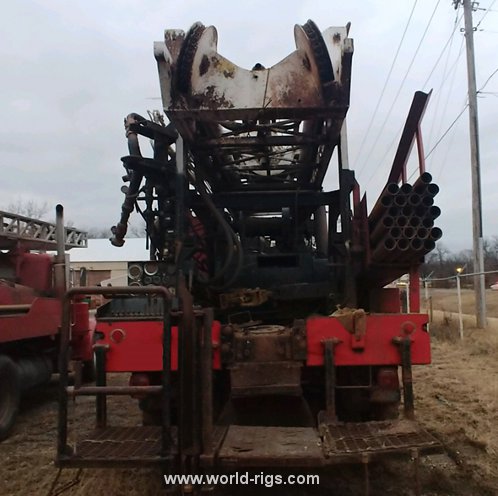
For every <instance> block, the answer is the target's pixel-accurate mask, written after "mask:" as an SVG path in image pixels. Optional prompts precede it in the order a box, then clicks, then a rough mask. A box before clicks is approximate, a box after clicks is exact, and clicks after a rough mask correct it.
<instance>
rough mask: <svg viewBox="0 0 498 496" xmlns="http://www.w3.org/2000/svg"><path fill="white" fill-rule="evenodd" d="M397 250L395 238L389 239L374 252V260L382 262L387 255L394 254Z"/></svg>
mask: <svg viewBox="0 0 498 496" xmlns="http://www.w3.org/2000/svg"><path fill="white" fill-rule="evenodd" d="M395 249H396V240H395V239H394V238H391V237H388V238H386V239H385V240H384V241H383V242H382V243H379V244H378V245H377V247H376V248H375V249H374V250H373V252H372V259H374V260H377V261H380V260H383V259H384V258H385V257H386V255H389V254H390V253H392V252H394V251H395Z"/></svg>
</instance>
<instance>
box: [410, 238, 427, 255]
mask: <svg viewBox="0 0 498 496" xmlns="http://www.w3.org/2000/svg"><path fill="white" fill-rule="evenodd" d="M423 247H424V242H423V241H422V240H421V239H420V238H413V239H411V240H410V250H412V251H414V252H419V251H420V250H421V249H422V248H423Z"/></svg>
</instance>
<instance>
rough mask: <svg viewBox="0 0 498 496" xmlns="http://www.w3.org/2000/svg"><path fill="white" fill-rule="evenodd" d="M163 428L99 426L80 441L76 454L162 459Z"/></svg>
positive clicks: (90, 456) (113, 457)
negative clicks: (100, 427) (99, 427)
mask: <svg viewBox="0 0 498 496" xmlns="http://www.w3.org/2000/svg"><path fill="white" fill-rule="evenodd" d="M160 451H161V428H160V427H156V426H146V427H106V428H102V429H96V430H94V431H93V432H91V433H90V434H89V435H88V436H86V437H85V439H82V440H79V441H77V443H76V445H75V449H74V454H73V457H75V458H82V459H86V458H91V459H101V460H103V461H104V460H107V459H113V460H119V459H123V460H129V459H154V458H157V459H159V458H160Z"/></svg>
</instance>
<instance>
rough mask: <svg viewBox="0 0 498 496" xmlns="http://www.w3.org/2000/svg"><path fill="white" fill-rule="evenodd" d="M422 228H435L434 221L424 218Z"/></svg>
mask: <svg viewBox="0 0 498 496" xmlns="http://www.w3.org/2000/svg"><path fill="white" fill-rule="evenodd" d="M421 224H422V227H425V228H426V229H430V228H431V227H432V226H434V219H432V218H431V217H424V218H423V219H422V223H421Z"/></svg>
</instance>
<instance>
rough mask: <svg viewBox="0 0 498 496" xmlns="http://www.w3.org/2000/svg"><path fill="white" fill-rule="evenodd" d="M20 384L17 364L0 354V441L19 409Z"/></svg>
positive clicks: (10, 427) (5, 436)
mask: <svg viewBox="0 0 498 496" xmlns="http://www.w3.org/2000/svg"><path fill="white" fill-rule="evenodd" d="M20 396H21V384H20V379H19V370H18V368H17V365H16V364H15V363H14V362H13V361H12V360H11V359H10V358H9V357H7V356H5V355H0V441H3V440H4V439H5V438H7V437H8V436H9V433H10V430H11V429H12V426H13V425H14V422H15V420H16V417H17V411H18V409H19V400H20Z"/></svg>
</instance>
